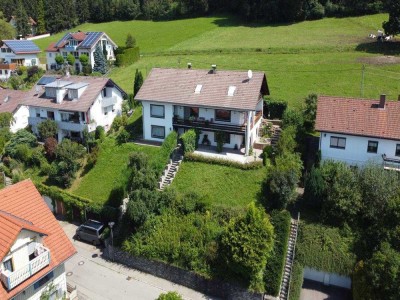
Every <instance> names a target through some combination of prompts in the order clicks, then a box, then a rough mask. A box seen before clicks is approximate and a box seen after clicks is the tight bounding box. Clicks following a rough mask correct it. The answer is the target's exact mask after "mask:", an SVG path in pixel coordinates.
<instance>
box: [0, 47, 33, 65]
mask: <svg viewBox="0 0 400 300" xmlns="http://www.w3.org/2000/svg"><path fill="white" fill-rule="evenodd" d="M0 62H6V63H16V64H17V65H22V66H25V67H31V66H38V65H39V64H40V62H39V58H38V55H37V54H36V53H34V54H29V53H27V54H15V53H14V52H12V51H11V49H10V48H8V47H7V46H6V45H3V47H1V48H0Z"/></svg>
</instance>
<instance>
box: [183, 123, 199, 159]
mask: <svg viewBox="0 0 400 300" xmlns="http://www.w3.org/2000/svg"><path fill="white" fill-rule="evenodd" d="M181 139H182V143H183V151H184V153H185V155H186V154H187V153H192V152H194V150H196V148H195V147H196V132H195V131H194V130H193V129H190V130H188V131H186V132H185V133H184V134H182V135H181Z"/></svg>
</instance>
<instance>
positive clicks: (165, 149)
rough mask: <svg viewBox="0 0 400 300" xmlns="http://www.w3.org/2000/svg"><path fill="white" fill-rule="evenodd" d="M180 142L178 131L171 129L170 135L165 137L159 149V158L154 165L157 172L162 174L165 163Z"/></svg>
mask: <svg viewBox="0 0 400 300" xmlns="http://www.w3.org/2000/svg"><path fill="white" fill-rule="evenodd" d="M177 142H178V133H177V132H176V131H174V130H173V131H171V132H170V133H169V134H168V136H167V137H166V138H165V139H164V142H163V143H162V145H161V148H160V151H159V154H158V155H159V159H156V160H154V163H153V166H154V169H155V172H156V173H157V174H160V173H161V172H162V171H163V170H164V168H165V164H166V163H168V160H169V159H170V158H171V155H172V153H173V152H174V150H175V149H176V146H177Z"/></svg>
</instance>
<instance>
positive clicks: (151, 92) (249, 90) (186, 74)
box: [135, 68, 269, 110]
mask: <svg viewBox="0 0 400 300" xmlns="http://www.w3.org/2000/svg"><path fill="white" fill-rule="evenodd" d="M198 85H202V87H201V90H200V93H195V90H196V87H197V86H198ZM230 86H235V87H236V89H234V93H233V96H228V90H229V87H230ZM260 94H261V95H269V90H268V84H267V79H266V76H265V74H264V73H263V72H253V77H252V79H251V80H249V79H248V76H247V71H223V70H218V69H217V70H216V73H215V74H214V73H212V72H211V71H209V70H193V69H161V68H154V69H152V70H151V72H150V73H149V75H148V77H147V79H146V80H145V82H144V83H143V85H142V87H141V88H140V90H139V92H138V94H137V95H136V98H135V99H136V100H138V101H154V102H163V103H174V104H178V105H179V104H180V105H195V106H204V107H219V108H229V109H237V110H254V109H255V108H256V106H257V103H258V102H259V101H260Z"/></svg>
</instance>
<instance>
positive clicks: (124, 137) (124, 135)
mask: <svg viewBox="0 0 400 300" xmlns="http://www.w3.org/2000/svg"><path fill="white" fill-rule="evenodd" d="M116 140H117V143H118V144H123V143H126V142H128V140H129V132H128V131H126V130H125V129H123V128H121V130H119V132H118V134H117V137H116Z"/></svg>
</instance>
